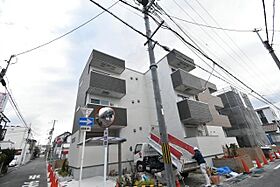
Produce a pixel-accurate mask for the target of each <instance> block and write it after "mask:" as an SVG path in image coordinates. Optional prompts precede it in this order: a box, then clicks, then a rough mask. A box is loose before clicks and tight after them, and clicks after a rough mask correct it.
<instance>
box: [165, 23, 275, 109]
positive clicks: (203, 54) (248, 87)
mask: <svg viewBox="0 0 280 187" xmlns="http://www.w3.org/2000/svg"><path fill="white" fill-rule="evenodd" d="M169 30H170V31H172V32H173V33H175V34H176V35H177V36H178V37H180V38H181V39H182V40H183V41H184V42H185V43H186V44H187V45H189V46H190V47H192V48H193V49H195V50H196V51H197V52H199V53H200V54H201V55H202V56H204V57H205V58H206V59H208V60H210V61H211V62H212V63H213V64H215V65H216V66H218V67H219V68H221V69H222V70H223V71H225V72H226V73H227V74H229V75H230V76H232V77H233V78H234V79H236V80H237V81H238V82H239V83H241V84H242V85H243V86H245V87H246V88H247V89H249V90H250V91H251V92H252V93H255V94H256V95H258V96H259V97H261V98H262V99H263V100H265V101H266V102H267V103H269V104H271V105H272V106H274V107H275V108H277V109H278V110H280V108H278V107H277V106H275V105H274V104H273V103H272V102H270V101H269V100H268V99H266V98H265V97H263V96H262V95H261V94H259V93H258V92H256V91H255V90H253V89H252V88H251V87H250V86H248V85H247V84H245V83H244V82H243V81H241V80H240V79H239V78H237V77H236V76H235V75H233V74H232V73H231V72H229V71H228V70H227V69H225V68H224V67H222V66H221V65H219V64H218V63H217V62H216V61H214V60H213V59H212V58H210V57H209V56H208V55H206V54H205V53H203V52H202V51H201V50H200V49H198V48H197V47H195V46H194V45H193V44H191V43H189V42H188V41H187V40H185V38H184V37H182V36H181V35H180V34H179V33H178V32H177V31H175V30H174V29H172V28H170V27H169Z"/></svg>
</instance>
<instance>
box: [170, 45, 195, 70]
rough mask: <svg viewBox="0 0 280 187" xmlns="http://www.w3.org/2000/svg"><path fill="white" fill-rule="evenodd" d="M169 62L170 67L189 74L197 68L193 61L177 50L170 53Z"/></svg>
mask: <svg viewBox="0 0 280 187" xmlns="http://www.w3.org/2000/svg"><path fill="white" fill-rule="evenodd" d="M167 61H168V64H169V65H170V66H172V67H175V68H180V69H182V70H185V71H188V72H189V71H191V70H193V69H194V68H195V64H194V61H193V59H191V58H189V57H187V56H186V55H184V54H183V53H180V52H179V51H177V50H175V49H173V50H172V51H171V52H169V53H168V55H167Z"/></svg>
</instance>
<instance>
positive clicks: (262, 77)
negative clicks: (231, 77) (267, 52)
mask: <svg viewBox="0 0 280 187" xmlns="http://www.w3.org/2000/svg"><path fill="white" fill-rule="evenodd" d="M195 1H196V2H197V4H198V5H199V6H200V7H201V8H202V9H203V10H204V11H205V12H206V14H207V15H208V16H209V17H210V18H211V19H212V20H213V21H214V22H215V23H216V25H217V26H219V27H221V26H220V25H219V23H218V22H217V20H216V19H215V18H214V17H213V16H212V15H211V14H210V12H209V11H208V10H207V9H206V8H204V6H203V5H202V4H201V2H200V1H199V0H195ZM223 33H224V34H225V35H226V36H227V38H228V39H229V40H230V41H231V42H232V44H233V45H234V46H235V47H236V49H238V51H239V52H240V54H241V56H240V55H239V54H238V53H237V52H235V50H233V49H232V50H233V52H234V53H235V54H236V55H237V56H238V57H239V59H240V60H241V61H242V62H244V63H245V64H247V63H246V62H250V63H249V64H248V68H249V69H248V71H247V72H251V71H254V70H258V71H262V69H260V68H259V67H258V66H256V65H255V62H254V61H252V59H251V58H250V57H249V56H248V55H247V54H246V53H245V52H244V51H243V50H242V49H241V48H240V47H239V45H238V44H237V43H236V40H234V39H232V37H231V36H230V35H229V34H228V32H225V31H223ZM242 57H245V59H246V61H245V59H244V60H243V58H242ZM258 71H256V73H257V76H255V79H259V80H260V81H258V82H260V83H262V86H263V87H266V88H267V90H269V91H270V92H274V91H271V88H274V84H271V83H270V82H269V83H268V82H267V81H265V80H267V77H266V76H265V75H264V74H263V73H258ZM252 75H253V76H254V74H252ZM263 83H264V84H263Z"/></svg>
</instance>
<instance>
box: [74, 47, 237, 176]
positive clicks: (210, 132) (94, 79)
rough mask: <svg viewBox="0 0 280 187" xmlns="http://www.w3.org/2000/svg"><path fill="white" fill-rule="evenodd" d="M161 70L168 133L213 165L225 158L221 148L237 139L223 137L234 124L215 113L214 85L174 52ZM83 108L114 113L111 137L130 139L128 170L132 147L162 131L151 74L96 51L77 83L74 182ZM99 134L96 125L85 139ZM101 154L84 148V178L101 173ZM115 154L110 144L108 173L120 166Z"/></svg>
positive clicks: (124, 151) (125, 152)
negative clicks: (215, 159) (214, 160)
mask: <svg viewBox="0 0 280 187" xmlns="http://www.w3.org/2000/svg"><path fill="white" fill-rule="evenodd" d="M157 66H158V77H159V86H160V90H161V97H162V105H163V112H164V116H165V122H166V126H167V131H168V133H170V134H171V135H173V136H175V137H176V138H179V139H181V140H182V141H184V142H186V143H188V144H190V145H192V146H197V147H199V148H200V150H201V151H202V153H203V155H204V156H205V157H206V158H207V162H208V163H209V164H210V165H211V157H214V156H215V155H221V154H223V149H222V146H223V145H225V144H229V143H237V141H236V139H235V138H234V137H225V133H224V131H223V128H228V127H230V126H231V125H230V123H229V121H228V119H227V117H226V116H223V115H219V113H218V112H217V109H221V108H222V107H223V104H222V102H221V99H220V98H218V97H215V96H213V95H212V93H213V92H215V91H217V88H216V86H215V85H214V84H212V83H209V82H206V81H205V80H202V79H200V78H198V77H196V76H194V75H192V74H190V73H189V71H191V70H193V69H194V68H195V64H194V62H193V60H192V59H191V58H189V57H187V56H185V55H184V54H182V53H180V52H178V51H176V50H172V51H171V52H170V53H168V54H167V55H166V56H165V57H164V58H163V59H161V60H160V61H159V62H158V63H157ZM203 91H204V92H203ZM208 102H209V103H211V104H210V105H208V104H207V103H208ZM83 106H86V107H90V108H93V109H94V111H93V112H92V114H91V115H90V116H91V117H93V116H95V115H96V114H97V112H98V110H99V109H100V108H101V107H103V106H110V107H111V108H113V109H114V110H115V113H116V115H115V121H114V123H113V124H112V126H111V127H109V135H110V136H116V137H122V138H126V139H127V141H126V142H125V143H123V145H122V162H123V163H126V164H125V167H129V164H128V163H129V162H131V161H132V160H133V153H132V152H131V151H130V150H131V148H132V147H134V146H135V145H136V144H137V143H140V142H146V141H147V137H148V136H149V133H150V132H151V131H152V132H155V133H157V132H158V122H157V117H156V109H155V101H154V95H153V87H152V79H151V72H150V70H149V71H147V72H145V73H140V72H137V71H135V70H132V69H129V68H125V61H124V60H121V59H118V58H115V57H112V56H110V55H107V54H104V53H101V52H99V51H96V50H93V51H92V53H91V55H90V57H89V60H88V62H87V64H86V66H85V69H84V70H83V73H82V75H81V78H80V80H79V89H78V95H77V101H76V110H75V111H76V112H75V118H74V124H73V132H72V140H71V145H70V154H69V165H70V167H71V168H72V171H73V174H74V177H75V178H78V176H79V166H80V155H81V146H77V144H78V143H80V142H81V141H82V139H83V137H82V133H80V131H79V123H78V122H79V118H80V117H82V116H83V115H82V112H81V111H80V107H83ZM97 136H99V137H100V136H103V130H102V129H101V128H100V127H99V126H98V125H95V126H94V127H93V128H92V131H91V132H88V133H87V138H89V137H97ZM103 150H104V148H103V147H102V146H91V147H90V146H86V149H85V158H84V166H85V168H84V169H83V171H84V172H83V177H89V176H93V175H102V174H103V162H104V151H103ZM112 155H114V156H112ZM116 155H117V146H114V145H110V151H109V170H110V169H112V168H114V167H116V166H117V165H116V164H117V156H116ZM189 156H190V155H189Z"/></svg>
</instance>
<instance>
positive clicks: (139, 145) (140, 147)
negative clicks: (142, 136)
mask: <svg viewBox="0 0 280 187" xmlns="http://www.w3.org/2000/svg"><path fill="white" fill-rule="evenodd" d="M141 149H142V144H137V145H136V146H135V151H134V154H137V153H139V152H141Z"/></svg>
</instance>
